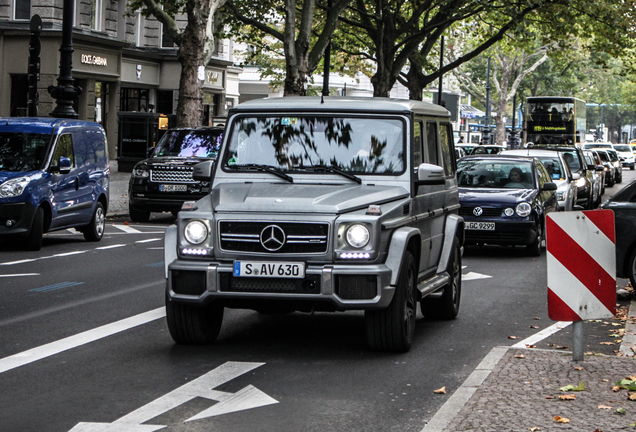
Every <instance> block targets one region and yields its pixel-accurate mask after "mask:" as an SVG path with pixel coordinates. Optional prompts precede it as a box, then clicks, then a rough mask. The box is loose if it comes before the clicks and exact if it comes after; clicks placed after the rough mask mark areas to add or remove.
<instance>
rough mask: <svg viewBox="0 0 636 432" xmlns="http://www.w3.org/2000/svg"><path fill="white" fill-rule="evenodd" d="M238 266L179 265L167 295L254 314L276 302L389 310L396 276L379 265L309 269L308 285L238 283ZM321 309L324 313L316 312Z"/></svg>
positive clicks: (283, 281) (241, 279) (271, 280)
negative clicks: (251, 310) (235, 269)
mask: <svg viewBox="0 0 636 432" xmlns="http://www.w3.org/2000/svg"><path fill="white" fill-rule="evenodd" d="M232 271H233V264H232V263H231V262H229V263H221V262H212V263H209V262H195V261H185V260H179V259H178V260H176V261H174V262H173V263H171V264H170V265H169V266H168V280H167V287H166V290H167V295H168V296H169V297H170V299H171V300H173V301H177V302H181V303H189V304H195V305H204V304H207V303H209V302H211V301H221V302H223V303H225V304H227V305H229V306H233V307H245V308H254V307H255V305H258V304H259V303H271V302H272V301H282V302H301V303H307V304H311V303H314V304H316V305H320V304H322V305H323V306H324V307H325V309H328V310H343V311H344V310H364V309H379V308H386V307H387V306H388V305H389V303H391V300H392V299H393V293H394V292H395V287H393V286H391V285H390V281H391V274H392V271H391V269H390V268H389V267H387V266H386V265H385V264H378V265H350V264H342V265H340V264H338V265H335V264H329V265H307V268H306V269H305V278H304V279H283V278H259V277H234V276H233V273H232ZM316 309H320V307H317V308H316Z"/></svg>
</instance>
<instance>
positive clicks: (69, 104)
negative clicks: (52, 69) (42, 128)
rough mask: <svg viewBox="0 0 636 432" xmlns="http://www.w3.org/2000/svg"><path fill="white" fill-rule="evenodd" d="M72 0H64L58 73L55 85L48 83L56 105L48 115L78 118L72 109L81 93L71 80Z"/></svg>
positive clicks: (80, 89) (79, 88)
mask: <svg viewBox="0 0 636 432" xmlns="http://www.w3.org/2000/svg"><path fill="white" fill-rule="evenodd" d="M73 11H74V2H73V0H64V10H63V13H62V46H61V47H60V75H59V76H58V78H57V85H56V86H53V85H50V86H49V88H48V91H49V93H50V94H51V96H53V98H54V99H55V100H56V103H57V106H56V107H55V109H54V110H53V112H51V113H50V114H49V115H50V116H51V117H61V118H75V119H76V118H78V117H79V116H78V115H77V113H76V112H75V110H74V109H73V101H74V99H75V98H76V97H77V96H79V95H80V94H82V88H81V87H79V86H76V85H75V80H73V75H72V70H73V51H74V49H73V13H74V12H73Z"/></svg>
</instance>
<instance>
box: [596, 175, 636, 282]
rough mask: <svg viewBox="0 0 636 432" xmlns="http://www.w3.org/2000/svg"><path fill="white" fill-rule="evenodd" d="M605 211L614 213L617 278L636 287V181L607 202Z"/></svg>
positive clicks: (604, 206) (604, 204) (604, 205)
mask: <svg viewBox="0 0 636 432" xmlns="http://www.w3.org/2000/svg"><path fill="white" fill-rule="evenodd" d="M601 208H603V209H607V210H612V211H614V226H615V233H616V235H615V239H616V276H617V277H622V278H629V280H630V281H631V283H632V286H636V181H633V182H631V183H630V184H628V185H627V186H625V187H624V188H623V189H621V190H620V191H619V192H618V193H617V194H616V195H614V196H612V197H611V198H610V199H609V200H607V201H605V202H604V203H603V205H602V206H601Z"/></svg>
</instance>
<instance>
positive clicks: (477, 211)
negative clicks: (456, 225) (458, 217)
mask: <svg viewBox="0 0 636 432" xmlns="http://www.w3.org/2000/svg"><path fill="white" fill-rule="evenodd" d="M483 212H484V210H483V209H482V208H481V207H475V208H474V209H473V214H474V215H475V216H481V214H482V213H483Z"/></svg>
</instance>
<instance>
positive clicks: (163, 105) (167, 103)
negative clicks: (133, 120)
mask: <svg viewBox="0 0 636 432" xmlns="http://www.w3.org/2000/svg"><path fill="white" fill-rule="evenodd" d="M173 100H174V95H173V93H172V90H157V112H158V113H162V114H172V113H173Z"/></svg>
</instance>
